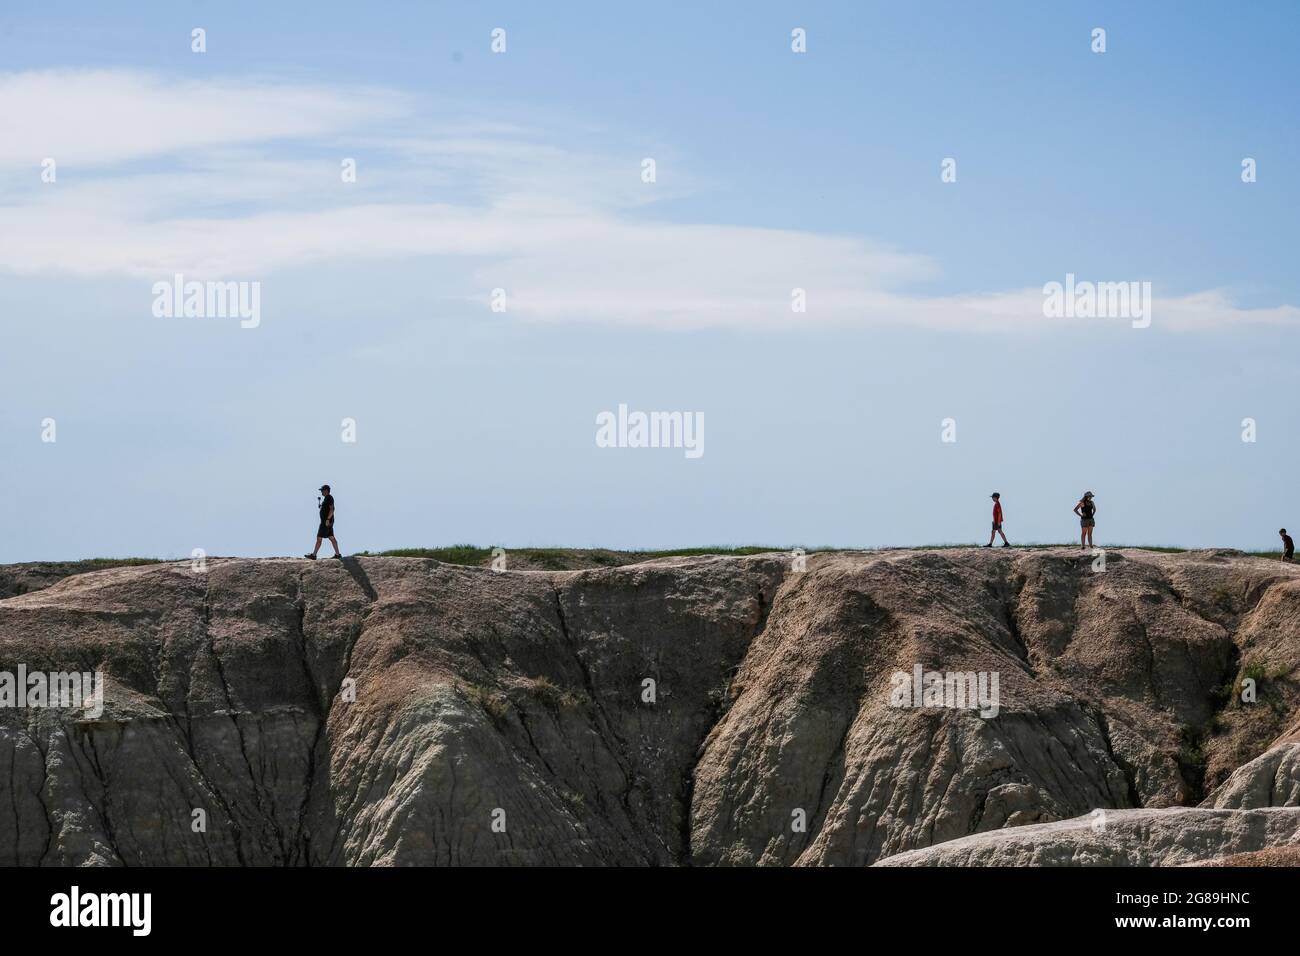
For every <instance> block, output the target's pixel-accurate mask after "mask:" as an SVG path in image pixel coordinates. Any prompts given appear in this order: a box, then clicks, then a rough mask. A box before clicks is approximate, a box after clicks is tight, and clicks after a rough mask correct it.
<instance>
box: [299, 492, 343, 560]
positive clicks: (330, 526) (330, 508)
mask: <svg viewBox="0 0 1300 956" xmlns="http://www.w3.org/2000/svg"><path fill="white" fill-rule="evenodd" d="M320 491H321V494H323V495H324V496H325V497H324V498H322V499H321V501H320V527H319V528H317V529H316V547H315V548H313V549H312V552H311V554H308V555H304V557H306V558H309V559H310V560H312V561H315V560H316V553H317V552H318V551H320V543H321V541H323V540H324V539H325V538H329V539H330V544H332V545H334V557H336V558H339V559H340V560H342V558H343V554H342V552H340V551H339V543H338V541H337V540H335V538H334V496H333V495H332V494H330V486H329V485H321V486H320Z"/></svg>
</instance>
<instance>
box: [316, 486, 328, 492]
mask: <svg viewBox="0 0 1300 956" xmlns="http://www.w3.org/2000/svg"><path fill="white" fill-rule="evenodd" d="M317 490H318V491H329V490H330V486H329V485H321V486H320V488H318V489H317Z"/></svg>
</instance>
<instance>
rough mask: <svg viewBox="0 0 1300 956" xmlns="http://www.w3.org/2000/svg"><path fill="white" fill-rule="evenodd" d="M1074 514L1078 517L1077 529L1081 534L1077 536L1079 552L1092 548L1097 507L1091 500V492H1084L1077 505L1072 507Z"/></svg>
mask: <svg viewBox="0 0 1300 956" xmlns="http://www.w3.org/2000/svg"><path fill="white" fill-rule="evenodd" d="M1074 513H1075V514H1077V515H1078V516H1079V527H1080V528H1082V529H1083V530H1082V532H1081V533H1080V534H1079V550H1083V549H1084V548H1091V547H1094V545H1093V543H1092V529H1093V528H1095V527H1097V520H1096V519H1095V518H1094V517H1093V515H1095V514H1096V513H1097V505H1096V503H1095V502H1094V501H1093V500H1092V492H1091V491H1085V492H1084V493H1083V497H1082V498H1080V499H1079V503H1078V504H1077V505H1075V506H1074Z"/></svg>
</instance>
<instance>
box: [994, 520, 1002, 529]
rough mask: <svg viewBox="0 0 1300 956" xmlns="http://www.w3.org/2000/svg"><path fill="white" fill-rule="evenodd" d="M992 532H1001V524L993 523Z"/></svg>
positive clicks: (998, 522)
mask: <svg viewBox="0 0 1300 956" xmlns="http://www.w3.org/2000/svg"><path fill="white" fill-rule="evenodd" d="M993 530H994V531H1001V530H1002V522H1001V521H995V522H993Z"/></svg>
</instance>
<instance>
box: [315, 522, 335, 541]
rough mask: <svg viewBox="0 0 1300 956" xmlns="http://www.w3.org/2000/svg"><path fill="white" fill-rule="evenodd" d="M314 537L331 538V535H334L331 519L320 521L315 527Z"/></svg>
mask: <svg viewBox="0 0 1300 956" xmlns="http://www.w3.org/2000/svg"><path fill="white" fill-rule="evenodd" d="M316 537H318V538H332V537H334V522H332V521H328V522H327V521H322V522H321V523H320V527H319V528H317V529H316Z"/></svg>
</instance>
